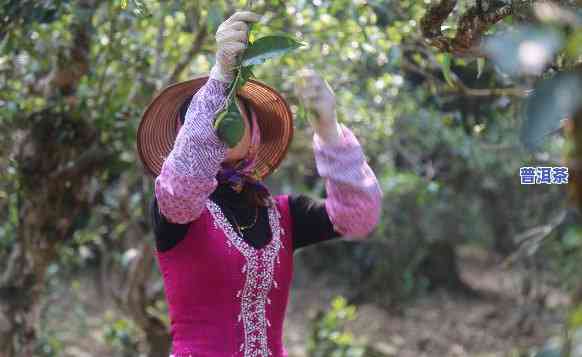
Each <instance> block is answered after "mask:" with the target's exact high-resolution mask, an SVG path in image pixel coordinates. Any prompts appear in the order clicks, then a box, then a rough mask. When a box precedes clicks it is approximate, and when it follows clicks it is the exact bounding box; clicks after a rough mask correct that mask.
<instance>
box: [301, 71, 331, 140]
mask: <svg viewBox="0 0 582 357" xmlns="http://www.w3.org/2000/svg"><path fill="white" fill-rule="evenodd" d="M295 95H297V96H298V97H299V99H300V100H301V102H303V105H304V106H305V109H307V110H309V111H311V112H314V113H315V114H316V115H315V118H310V120H309V121H310V123H311V126H312V127H313V130H314V131H315V132H316V133H317V135H318V136H319V137H320V138H321V139H322V140H323V141H324V142H326V143H330V144H335V143H337V142H338V141H339V140H340V139H341V129H340V127H339V124H338V122H337V115H336V102H335V94H334V92H333V90H332V89H331V87H330V86H329V84H328V83H327V81H326V80H325V79H323V78H322V77H321V76H320V75H319V74H318V73H317V72H315V71H314V70H311V69H302V70H300V71H299V72H298V73H297V79H296V81H295Z"/></svg>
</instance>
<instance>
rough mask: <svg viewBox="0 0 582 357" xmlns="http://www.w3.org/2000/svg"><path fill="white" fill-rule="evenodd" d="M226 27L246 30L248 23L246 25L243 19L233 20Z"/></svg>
mask: <svg viewBox="0 0 582 357" xmlns="http://www.w3.org/2000/svg"><path fill="white" fill-rule="evenodd" d="M228 28H229V29H231V30H237V31H245V32H246V31H248V30H249V25H247V24H246V22H243V21H235V22H233V23H231V24H229V25H228Z"/></svg>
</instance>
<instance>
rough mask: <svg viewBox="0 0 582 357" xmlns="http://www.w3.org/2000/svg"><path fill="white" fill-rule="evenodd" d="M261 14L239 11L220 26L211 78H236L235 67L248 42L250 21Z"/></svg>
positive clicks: (225, 80) (226, 80) (256, 19)
mask: <svg viewBox="0 0 582 357" xmlns="http://www.w3.org/2000/svg"><path fill="white" fill-rule="evenodd" d="M260 18H261V16H260V15H258V14H256V13H254V12H251V11H237V12H235V13H234V14H233V15H232V16H231V17H229V18H228V19H226V20H225V21H224V22H223V23H221V24H220V26H218V30H217V31H216V44H217V50H216V63H215V64H214V66H213V67H212V70H211V71H210V78H214V79H218V80H220V81H223V82H230V81H232V80H233V78H234V69H235V67H236V65H237V60H238V58H237V57H238V55H239V54H240V53H242V52H243V51H244V50H245V49H246V48H247V44H248V30H249V26H248V24H247V23H249V22H257V21H259V19H260Z"/></svg>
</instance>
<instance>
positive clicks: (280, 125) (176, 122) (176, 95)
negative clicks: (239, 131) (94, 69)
mask: <svg viewBox="0 0 582 357" xmlns="http://www.w3.org/2000/svg"><path fill="white" fill-rule="evenodd" d="M207 80H208V76H201V77H196V78H193V79H191V80H188V81H185V82H180V83H176V84H173V85H170V86H168V87H166V88H165V89H163V90H162V91H161V92H160V93H159V94H158V95H157V96H156V97H155V98H154V99H153V101H152V102H151V103H150V104H149V105H148V107H147V108H146V110H145V111H144V113H143V115H142V118H141V122H140V124H139V128H138V130H137V150H138V153H139V157H140V159H141V161H142V163H143V165H144V168H145V169H146V171H147V173H148V174H150V175H153V176H158V175H159V174H160V171H161V169H162V164H163V162H164V160H165V158H166V157H167V156H168V154H169V153H170V151H172V148H173V147H174V141H175V139H176V136H177V135H178V131H179V130H180V127H181V122H180V107H181V106H182V104H183V103H184V101H185V100H186V99H188V98H189V97H191V96H192V94H194V93H196V92H197V91H198V90H199V89H200V87H202V86H203V85H204V84H205V83H206V81H207ZM237 97H238V98H239V100H241V99H242V101H243V102H245V103H246V104H250V105H251V107H252V110H254V111H255V113H256V115H257V119H258V123H259V128H260V131H261V144H260V146H259V149H258V151H257V161H256V166H255V167H256V169H257V177H258V178H259V179H260V180H262V179H263V178H265V177H267V176H268V175H269V174H270V173H271V172H273V171H274V170H275V169H276V168H277V167H278V166H279V164H280V163H281V160H283V158H284V157H285V155H286V153H287V149H288V148H289V144H290V143H291V140H292V138H293V116H292V114H291V110H290V109H289V105H288V104H287V102H286V101H285V99H284V98H283V97H282V96H281V94H279V93H278V92H277V91H276V90H274V89H273V88H271V87H269V86H268V85H266V84H265V83H262V82H259V81H257V80H253V79H250V80H249V81H248V82H247V83H245V85H244V87H242V88H241V89H240V90H239V91H238V93H237ZM239 107H240V103H239ZM241 112H242V114H243V116H246V115H247V113H246V111H245V110H241Z"/></svg>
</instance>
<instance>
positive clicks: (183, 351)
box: [156, 195, 293, 357]
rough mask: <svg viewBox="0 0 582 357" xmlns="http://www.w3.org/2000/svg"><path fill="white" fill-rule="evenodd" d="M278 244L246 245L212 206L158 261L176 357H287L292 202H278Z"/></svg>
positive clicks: (283, 198) (272, 219)
mask: <svg viewBox="0 0 582 357" xmlns="http://www.w3.org/2000/svg"><path fill="white" fill-rule="evenodd" d="M272 199H273V202H274V205H272V207H270V208H269V209H268V213H269V214H268V216H269V225H270V227H271V232H272V238H271V240H270V242H269V243H268V244H267V245H266V246H264V247H263V248H261V249H256V248H254V247H252V246H250V245H249V244H248V243H246V242H245V241H244V240H243V239H242V238H241V237H240V236H239V235H238V233H237V232H236V230H235V229H234V228H233V227H232V226H231V224H230V223H229V222H228V221H227V219H226V218H225V216H224V214H223V213H222V210H221V209H220V207H219V206H218V205H217V204H216V203H214V202H213V201H211V200H210V199H207V200H206V207H205V209H204V210H203V211H202V214H201V215H200V216H199V218H198V219H197V220H195V221H194V222H192V223H191V224H190V226H189V228H188V233H187V235H186V238H185V239H183V240H182V241H180V242H179V243H178V245H177V246H175V247H173V248H172V249H170V250H168V251H165V252H160V251H156V256H157V260H158V264H159V266H160V270H161V272H162V277H163V281H164V291H165V294H166V299H167V302H168V308H169V317H170V322H171V330H170V333H171V336H172V355H173V356H174V357H186V356H188V357H190V356H194V357H230V356H232V357H234V356H236V357H250V356H253V357H254V356H262V357H286V356H287V352H286V350H285V347H284V346H283V321H284V317H285V311H286V307H287V302H288V297H289V290H290V286H291V279H292V276H293V246H292V244H293V240H292V234H293V232H292V230H291V228H292V226H291V215H290V212H289V205H288V196H287V195H278V196H274V197H272Z"/></svg>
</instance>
